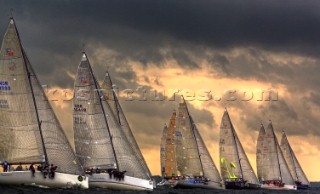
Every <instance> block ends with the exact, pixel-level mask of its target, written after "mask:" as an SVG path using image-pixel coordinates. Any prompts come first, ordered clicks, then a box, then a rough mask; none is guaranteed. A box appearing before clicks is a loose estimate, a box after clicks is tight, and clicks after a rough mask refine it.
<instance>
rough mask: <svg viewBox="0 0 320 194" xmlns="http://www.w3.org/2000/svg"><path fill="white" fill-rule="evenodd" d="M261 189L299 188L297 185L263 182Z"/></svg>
mask: <svg viewBox="0 0 320 194" xmlns="http://www.w3.org/2000/svg"><path fill="white" fill-rule="evenodd" d="M261 189H270V190H297V186H296V185H283V186H279V185H274V184H261Z"/></svg>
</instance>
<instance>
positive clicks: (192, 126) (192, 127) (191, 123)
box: [181, 96, 204, 176]
mask: <svg viewBox="0 0 320 194" xmlns="http://www.w3.org/2000/svg"><path fill="white" fill-rule="evenodd" d="M181 99H182V101H183V103H184V104H186V102H185V101H184V98H183V96H181ZM186 110H187V113H188V116H189V118H190V121H191V122H190V125H191V129H192V130H191V131H192V135H193V137H194V139H195V140H196V135H195V133H194V125H195V124H194V122H193V119H192V117H191V116H190V113H189V109H188V107H187V104H186ZM195 142H196V145H197V152H198V156H199V159H200V165H201V169H202V175H203V176H204V169H203V165H202V160H201V156H200V151H199V146H198V142H197V140H196V141H195Z"/></svg>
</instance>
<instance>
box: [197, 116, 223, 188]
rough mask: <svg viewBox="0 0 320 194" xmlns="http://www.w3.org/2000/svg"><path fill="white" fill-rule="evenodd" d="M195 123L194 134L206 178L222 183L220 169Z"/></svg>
mask: <svg viewBox="0 0 320 194" xmlns="http://www.w3.org/2000/svg"><path fill="white" fill-rule="evenodd" d="M192 123H193V122H192ZM193 125H194V134H195V138H196V141H197V145H198V149H199V156H200V160H201V163H202V168H203V173H204V174H203V176H204V177H206V178H209V179H210V180H211V181H212V182H215V183H221V181H222V180H221V177H220V174H219V171H218V169H217V167H216V165H215V164H214V162H213V160H212V158H211V156H210V153H209V151H208V148H207V146H206V145H205V143H204V141H203V139H202V137H201V135H200V133H199V130H198V128H197V126H196V125H195V124H194V123H193Z"/></svg>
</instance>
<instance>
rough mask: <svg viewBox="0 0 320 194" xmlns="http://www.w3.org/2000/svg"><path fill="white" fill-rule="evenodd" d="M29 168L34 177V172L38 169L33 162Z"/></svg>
mask: <svg viewBox="0 0 320 194" xmlns="http://www.w3.org/2000/svg"><path fill="white" fill-rule="evenodd" d="M29 170H30V171H31V173H32V176H33V177H34V173H35V172H36V169H35V168H34V166H33V163H32V164H31V165H30V167H29Z"/></svg>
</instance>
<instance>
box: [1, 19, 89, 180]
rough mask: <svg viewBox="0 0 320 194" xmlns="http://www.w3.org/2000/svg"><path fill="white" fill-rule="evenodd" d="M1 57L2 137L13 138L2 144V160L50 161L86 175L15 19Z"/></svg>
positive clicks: (8, 30)
mask: <svg viewBox="0 0 320 194" xmlns="http://www.w3.org/2000/svg"><path fill="white" fill-rule="evenodd" d="M0 57H1V58H0V60H1V63H0V79H1V81H0V82H1V89H0V97H1V98H2V99H1V102H2V106H1V107H0V109H1V110H0V111H1V113H2V114H1V117H0V119H1V126H0V128H1V129H2V130H1V131H2V133H4V134H3V136H2V135H1V136H2V137H8V138H11V139H10V140H8V141H7V140H5V141H4V144H3V145H1V146H5V150H6V151H5V152H4V153H1V154H3V155H2V156H1V159H3V160H7V161H8V162H11V163H19V162H25V163H28V162H29V163H36V162H37V163H39V162H45V161H46V162H49V163H51V164H54V165H57V166H58V169H57V171H58V172H63V173H70V174H78V175H79V174H83V169H82V167H81V166H80V165H79V163H78V160H77V158H76V156H75V154H74V152H73V150H72V147H71V146H70V144H69V142H68V140H67V138H66V136H65V133H64V131H63V129H62V127H61V125H60V123H59V122H58V119H57V118H56V116H55V114H54V112H53V110H52V107H51V106H50V103H49V101H48V99H47V97H46V96H45V93H44V91H43V89H42V87H41V84H40V83H39V81H38V79H37V76H36V74H35V72H34V71H33V69H32V67H31V64H30V61H29V60H28V57H27V55H26V53H25V52H24V50H23V48H22V46H21V42H20V37H19V34H18V31H17V29H16V26H15V22H14V20H13V19H11V20H10V24H9V27H8V29H7V32H6V34H5V36H4V39H3V43H2V47H1V56H0ZM5 133H7V134H5Z"/></svg>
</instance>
